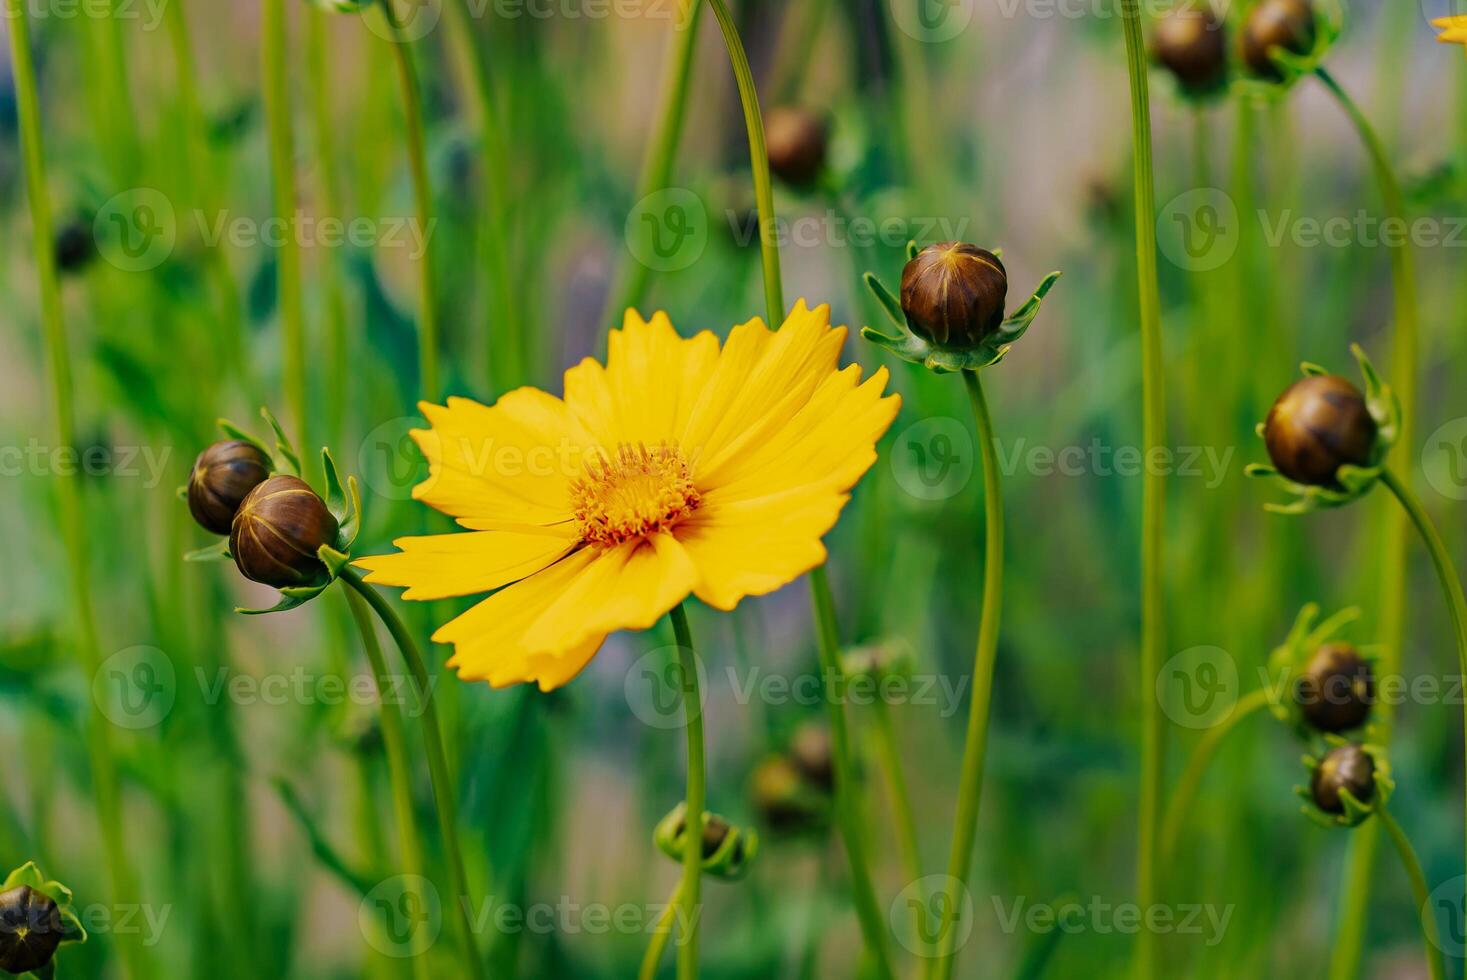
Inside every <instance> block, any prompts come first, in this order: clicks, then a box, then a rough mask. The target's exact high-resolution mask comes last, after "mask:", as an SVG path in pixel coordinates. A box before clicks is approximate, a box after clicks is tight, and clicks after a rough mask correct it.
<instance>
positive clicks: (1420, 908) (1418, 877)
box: [1376, 807, 1447, 980]
mask: <svg viewBox="0 0 1467 980" xmlns="http://www.w3.org/2000/svg"><path fill="white" fill-rule="evenodd" d="M1376 816H1378V817H1379V818H1380V821H1381V823H1382V824H1384V825H1385V829H1386V833H1388V834H1390V836H1391V840H1392V841H1394V842H1395V845H1396V852H1397V853H1398V854H1400V855H1401V864H1402V866H1404V867H1405V869H1406V877H1408V878H1410V879H1411V895H1412V896H1413V897H1414V898H1415V899H1416V910H1417V912H1418V913H1419V915H1420V918H1421V939H1422V941H1423V942H1424V943H1425V944H1426V969H1427V972H1428V973H1429V974H1430V975H1431V980H1443V978H1444V977H1445V976H1446V975H1447V971H1446V967H1445V966H1444V965H1443V963H1442V945H1441V938H1440V937H1439V936H1438V935H1437V931H1436V911H1435V910H1434V909H1432V907H1431V893H1430V892H1429V891H1428V889H1427V887H1426V875H1425V874H1424V873H1423V872H1422V870H1421V862H1420V861H1418V860H1417V859H1416V851H1415V849H1414V848H1413V847H1412V846H1411V842H1410V841H1409V840H1407V839H1406V832H1405V831H1403V830H1402V829H1401V825H1400V824H1398V823H1396V819H1395V817H1392V816H1391V814H1390V811H1388V810H1386V809H1385V808H1384V807H1381V808H1380V810H1378V811H1377V812H1376Z"/></svg>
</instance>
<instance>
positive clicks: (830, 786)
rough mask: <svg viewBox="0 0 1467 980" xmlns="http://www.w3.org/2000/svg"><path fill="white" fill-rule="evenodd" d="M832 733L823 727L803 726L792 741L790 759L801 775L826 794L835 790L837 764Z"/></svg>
mask: <svg viewBox="0 0 1467 980" xmlns="http://www.w3.org/2000/svg"><path fill="white" fill-rule="evenodd" d="M832 756H833V750H832V749H831V743H830V731H829V730H828V729H826V728H824V727H823V726H821V725H802V726H801V727H800V728H799V730H797V731H796V732H795V735H794V738H792V739H791V740H790V758H791V759H793V760H794V763H795V766H796V767H797V768H798V769H799V770H800V774H801V775H803V776H804V777H805V779H807V780H808V781H809V782H810V783H811V784H812V785H814V786H818V787H819V788H820V789H822V790H824V791H825V792H826V793H830V792H834V790H835V764H834V761H833V759H832Z"/></svg>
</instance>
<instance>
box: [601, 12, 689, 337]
mask: <svg viewBox="0 0 1467 980" xmlns="http://www.w3.org/2000/svg"><path fill="white" fill-rule="evenodd" d="M683 2H684V8H685V14H684V17H683V18H682V19H681V20H679V22H678V25H677V27H675V28H674V30H673V36H672V37H671V38H669V39H668V65H667V69H666V74H665V75H664V77H663V90H662V108H661V110H660V112H659V113H658V118H657V129H656V131H655V132H654V134H653V136H652V142H651V143H649V144H648V145H647V156H646V158H645V159H644V160H643V161H642V173H641V176H640V178H639V179H638V180H637V198H638V200H640V199H642V198H644V197H646V196H647V195H649V194H655V193H656V192H657V191H660V190H662V189H663V188H665V187H667V185H668V184H669V182H670V181H671V180H672V166H673V162H674V161H675V159H676V157H677V147H678V143H679V141H680V140H681V139H682V133H683V123H684V121H685V120H686V119H687V115H688V112H687V109H688V89H689V87H690V86H689V81H690V80H691V78H692V74H693V52H694V50H696V48H697V46H698V24H699V22H700V21H701V20H702V16H703V4H702V2H701V0H683ZM637 234H642V229H641V227H640V226H639V227H638V228H637ZM650 275H651V270H650V269H649V268H647V266H646V265H644V264H643V263H641V262H638V261H636V260H633V261H631V262H624V263H622V265H621V267H620V270H619V272H618V273H617V277H616V280H615V282H614V283H613V284H612V286H611V288H610V289H609V290H608V291H607V294H606V308H605V309H604V310H602V312H601V324H602V325H604V326H605V327H606V328H607V329H611V328H613V327H615V326H617V324H618V323H619V322H620V317H621V315H622V313H623V312H625V311H626V310H627V309H629V308H631V307H634V306H636V305H637V304H638V303H639V302H641V300H642V294H643V292H645V291H646V289H647V279H648V277H649V276H650Z"/></svg>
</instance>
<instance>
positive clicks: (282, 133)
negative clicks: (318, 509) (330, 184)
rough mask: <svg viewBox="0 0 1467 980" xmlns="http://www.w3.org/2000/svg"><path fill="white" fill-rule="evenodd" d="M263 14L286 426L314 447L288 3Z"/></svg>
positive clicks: (275, 1)
mask: <svg viewBox="0 0 1467 980" xmlns="http://www.w3.org/2000/svg"><path fill="white" fill-rule="evenodd" d="M260 9H261V13H260V17H261V20H260V63H261V73H262V74H263V75H264V86H263V87H264V101H265V122H266V128H267V129H268V130H269V142H270V178H271V180H270V185H271V193H272V201H273V209H274V211H275V219H276V220H277V221H281V222H284V224H285V233H284V234H283V235H282V236H281V242H280V248H279V250H278V255H277V256H276V260H277V267H276V301H277V303H278V305H279V314H280V340H281V358H280V362H281V373H282V374H283V376H284V377H283V382H284V387H285V406H286V411H287V413H288V417H289V420H290V421H289V422H288V423H287V427H288V428H289V427H290V426H294V428H293V429H292V430H291V431H293V432H296V433H299V434H300V439H301V445H303V446H313V445H315V442H314V441H313V440H312V437H311V428H312V427H311V425H310V415H309V412H308V411H307V406H306V325H305V324H306V314H305V304H304V300H303V299H302V295H301V254H300V239H299V236H298V235H297V234H296V231H297V229H296V179H295V138H294V136H293V135H292V133H291V122H290V110H291V106H292V105H293V104H294V103H293V101H292V100H291V98H290V88H289V81H288V79H287V77H286V46H287V38H286V28H285V21H286V17H285V0H263V4H262V6H261V8H260Z"/></svg>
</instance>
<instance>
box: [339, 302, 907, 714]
mask: <svg viewBox="0 0 1467 980" xmlns="http://www.w3.org/2000/svg"><path fill="white" fill-rule="evenodd" d="M845 338H846V329H845V328H844V327H831V325H830V310H829V307H826V306H820V307H818V308H816V309H814V310H811V309H809V308H808V307H806V305H805V303H804V301H803V300H802V301H801V302H800V303H798V304H797V305H796V306H795V308H794V310H793V311H792V312H791V313H790V315H789V318H788V319H787V320H786V321H785V324H784V327H783V328H782V329H781V330H779V331H778V332H773V331H771V330H769V329H768V328H767V327H766V326H765V325H764V322H763V321H762V320H759V319H754V320H751V321H749V322H748V323H745V324H742V325H741V326H737V327H735V328H734V329H733V331H732V332H731V333H730V334H729V337H728V341H727V343H725V344H724V345H723V347H722V349H721V350H720V348H719V343H718V339H717V338H716V337H715V336H714V335H713V334H711V333H708V332H706V331H705V332H703V333H700V334H698V335H697V336H696V337H692V338H690V339H683V338H682V337H680V336H679V335H678V333H677V331H676V330H674V329H673V326H672V323H671V322H670V321H669V320H668V318H667V316H666V315H665V314H662V313H658V314H657V315H656V316H654V317H653V318H652V320H651V322H647V321H644V320H643V319H642V318H641V317H640V316H639V315H638V314H637V313H636V312H635V311H631V310H629V311H627V315H626V322H625V325H624V326H623V328H622V329H621V330H620V331H613V332H612V333H611V338H610V356H608V358H607V361H606V366H605V367H602V366H601V365H600V364H599V363H597V362H596V361H595V360H592V359H591V358H587V359H585V360H583V361H582V362H581V363H580V364H578V365H576V366H575V367H573V368H571V369H570V370H569V371H567V372H566V373H565V397H564V398H563V399H561V398H556V397H555V396H554V395H550V394H547V393H546V392H543V391H539V390H537V389H534V388H520V389H518V390H516V391H512V392H510V393H508V394H506V395H505V396H504V397H502V398H500V399H499V401H498V402H497V403H496V404H495V405H493V406H492V407H486V406H484V405H481V404H479V403H478V402H474V401H471V400H468V399H464V398H450V399H448V404H447V406H446V407H444V406H438V405H429V404H423V405H422V406H421V409H422V411H423V414H424V416H425V417H426V418H427V419H428V422H429V424H430V425H431V426H432V428H431V429H428V430H415V431H414V432H413V433H412V435H413V438H414V440H415V441H416V442H417V444H418V446H419V447H420V448H421V449H422V451H423V454H424V455H425V456H426V457H427V459H428V462H429V475H428V478H427V479H426V480H425V481H424V482H423V483H421V484H419V485H418V486H417V487H415V488H414V489H413V496H414V497H415V498H416V499H418V500H421V501H423V502H424V503H426V504H428V505H429V506H430V507H434V508H436V509H438V510H441V511H443V512H444V513H446V514H449V515H450V516H452V517H453V518H455V519H456V520H457V521H458V523H459V524H460V525H462V526H463V527H464V528H466V529H467V531H466V532H464V533H455V534H440V535H432V536H429V537H415V538H402V539H399V540H397V541H395V542H394V544H395V545H396V546H397V547H398V548H400V549H401V551H400V552H398V553H396V554H390V555H380V556H376V557H372V558H363V559H361V560H360V561H358V562H357V564H358V565H360V566H362V567H363V568H366V569H368V570H370V572H371V574H370V575H369V576H368V581H370V582H375V583H378V584H381V585H395V586H407V587H408V590H407V592H405V593H404V597H405V598H408V599H442V598H447V597H450V596H463V595H472V594H476V593H481V592H494V594H493V595H491V596H489V597H488V598H486V599H484V600H483V601H482V602H480V603H479V604H478V605H476V606H474V607H473V608H472V609H470V610H468V611H467V612H465V613H464V614H463V615H461V616H459V617H458V618H457V619H455V620H453V621H452V622H449V623H448V624H446V625H444V626H443V627H442V628H440V629H439V630H438V631H437V632H436V633H435V634H434V635H433V639H434V640H436V641H438V642H440V643H451V644H453V646H454V654H453V657H452V659H450V660H449V666H451V667H453V668H455V669H456V670H457V671H458V674H459V677H460V678H461V679H462V680H486V681H488V682H489V683H490V684H492V685H494V686H495V687H502V686H504V685H508V684H515V683H520V682H524V681H536V682H538V683H539V685H540V688H541V689H542V690H546V691H548V690H551V689H552V688H556V687H559V686H560V685H562V684H564V683H566V682H567V681H569V680H570V679H571V678H572V677H574V676H575V675H576V674H578V673H580V671H581V669H582V668H583V667H585V666H586V664H587V662H589V661H590V659H591V657H592V656H593V655H594V654H595V653H596V651H597V649H598V648H600V646H601V644H602V642H603V641H604V640H605V639H606V636H607V634H609V633H612V632H615V631H617V630H622V629H633V630H640V629H647V628H648V627H650V626H652V625H653V624H654V623H655V622H657V620H658V619H659V618H660V617H661V616H663V615H664V614H666V613H667V612H668V611H669V610H670V609H672V608H673V607H674V606H676V605H677V604H678V603H679V602H682V601H683V600H684V599H685V598H687V596H688V595H689V593H692V594H696V595H697V596H698V598H699V599H701V600H703V601H704V602H706V603H707V604H708V605H710V606H714V607H716V608H718V609H724V610H728V609H732V608H734V606H736V605H737V604H738V602H739V600H740V599H742V598H744V597H745V596H750V595H763V594H765V593H769V592H773V591H774V590H776V589H778V588H780V587H781V586H783V585H785V584H787V583H789V582H791V581H793V580H794V579H796V578H798V577H799V576H800V575H803V574H804V573H805V572H807V571H809V570H810V569H812V568H814V567H816V566H817V565H820V564H821V563H822V562H824V561H825V547H824V545H822V544H821V540H820V539H821V538H822V537H823V536H824V535H825V533H826V532H827V531H829V530H830V529H831V528H832V527H833V526H834V525H835V522H836V519H837V518H838V517H839V516H840V512H841V508H842V507H843V506H844V505H845V503H846V501H847V500H848V499H849V497H848V495H847V493H846V491H848V490H849V489H850V488H851V487H852V486H853V485H854V484H855V483H856V481H857V480H859V479H860V478H861V476H862V474H864V473H865V472H866V470H867V469H869V468H870V467H871V464H872V463H873V462H875V460H876V449H875V444H876V441H877V440H878V439H879V438H881V435H882V433H884V432H885V431H886V429H887V427H888V426H890V425H891V422H892V419H894V418H895V417H896V413H897V409H898V408H899V407H900V404H901V403H900V399H899V398H898V397H897V396H896V395H891V396H888V397H882V395H883V391H884V389H885V387H886V382H887V373H886V369H885V368H883V369H881V370H879V371H877V372H876V374H875V375H873V376H872V377H871V378H870V379H869V380H868V381H866V382H865V383H864V384H863V383H861V369H860V368H859V367H858V366H856V365H850V366H848V367H846V368H845V369H843V370H840V369H838V358H839V356H840V350H841V347H842V345H843V344H844V342H845ZM496 589H497V590H499V591H494V590H496Z"/></svg>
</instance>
